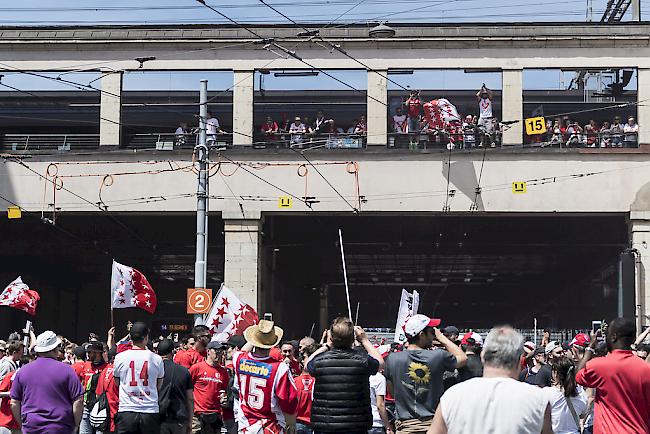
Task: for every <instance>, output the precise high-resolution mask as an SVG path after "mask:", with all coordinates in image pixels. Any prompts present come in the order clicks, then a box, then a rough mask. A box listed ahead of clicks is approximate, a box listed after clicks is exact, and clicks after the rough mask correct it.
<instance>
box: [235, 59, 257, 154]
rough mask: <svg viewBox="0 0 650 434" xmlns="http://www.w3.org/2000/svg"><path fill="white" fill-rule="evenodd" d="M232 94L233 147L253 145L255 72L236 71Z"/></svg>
mask: <svg viewBox="0 0 650 434" xmlns="http://www.w3.org/2000/svg"><path fill="white" fill-rule="evenodd" d="M233 79H234V80H235V81H234V83H235V86H234V88H233V94H232V130H233V135H232V142H233V145H244V146H246V145H248V146H250V145H252V144H253V131H254V127H253V83H254V82H255V71H253V70H246V71H234V77H233Z"/></svg>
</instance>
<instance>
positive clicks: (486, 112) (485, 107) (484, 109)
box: [478, 98, 492, 118]
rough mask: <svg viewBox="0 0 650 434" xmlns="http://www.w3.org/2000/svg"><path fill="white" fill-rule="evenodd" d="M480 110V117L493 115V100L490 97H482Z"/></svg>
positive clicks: (479, 104) (479, 102)
mask: <svg viewBox="0 0 650 434" xmlns="http://www.w3.org/2000/svg"><path fill="white" fill-rule="evenodd" d="M478 110H479V117H480V118H491V117H492V101H491V100H490V98H480V99H479V100H478Z"/></svg>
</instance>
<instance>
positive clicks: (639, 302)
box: [630, 211, 650, 328]
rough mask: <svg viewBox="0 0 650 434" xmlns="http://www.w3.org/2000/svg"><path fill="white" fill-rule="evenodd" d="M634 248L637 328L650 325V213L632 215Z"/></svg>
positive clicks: (631, 224)
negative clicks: (649, 317) (648, 316)
mask: <svg viewBox="0 0 650 434" xmlns="http://www.w3.org/2000/svg"><path fill="white" fill-rule="evenodd" d="M630 231H631V240H632V248H634V249H636V250H637V255H636V274H637V279H636V294H635V298H636V303H635V304H636V312H637V314H636V317H637V328H640V327H641V326H644V325H649V324H650V320H648V319H647V318H646V317H645V315H650V212H648V211H632V212H631V213H630Z"/></svg>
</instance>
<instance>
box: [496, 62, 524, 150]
mask: <svg viewBox="0 0 650 434" xmlns="http://www.w3.org/2000/svg"><path fill="white" fill-rule="evenodd" d="M502 80H503V93H502V101H501V106H502V107H503V108H502V114H501V118H502V120H504V121H516V120H519V121H520V122H517V123H515V124H511V125H509V128H507V129H506V130H505V131H504V132H503V144H504V145H521V143H522V140H523V135H522V134H523V117H524V100H523V98H524V93H523V71H522V70H521V69H514V70H513V69H506V70H504V71H503V75H502Z"/></svg>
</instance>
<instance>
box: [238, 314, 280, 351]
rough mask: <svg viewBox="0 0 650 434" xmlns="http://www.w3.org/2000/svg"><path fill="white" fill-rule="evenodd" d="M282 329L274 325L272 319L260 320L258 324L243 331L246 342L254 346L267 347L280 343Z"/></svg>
mask: <svg viewBox="0 0 650 434" xmlns="http://www.w3.org/2000/svg"><path fill="white" fill-rule="evenodd" d="M283 334H284V331H283V330H282V329H281V328H280V327H277V326H275V323H274V322H273V321H269V320H265V319H263V320H261V321H260V322H259V324H255V325H252V326H250V327H248V328H247V329H246V331H245V332H244V337H245V338H246V342H248V343H249V344H251V345H253V346H254V347H255V348H263V349H269V348H273V347H274V346H276V345H277V344H278V343H280V340H281V339H282V335H283Z"/></svg>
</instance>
